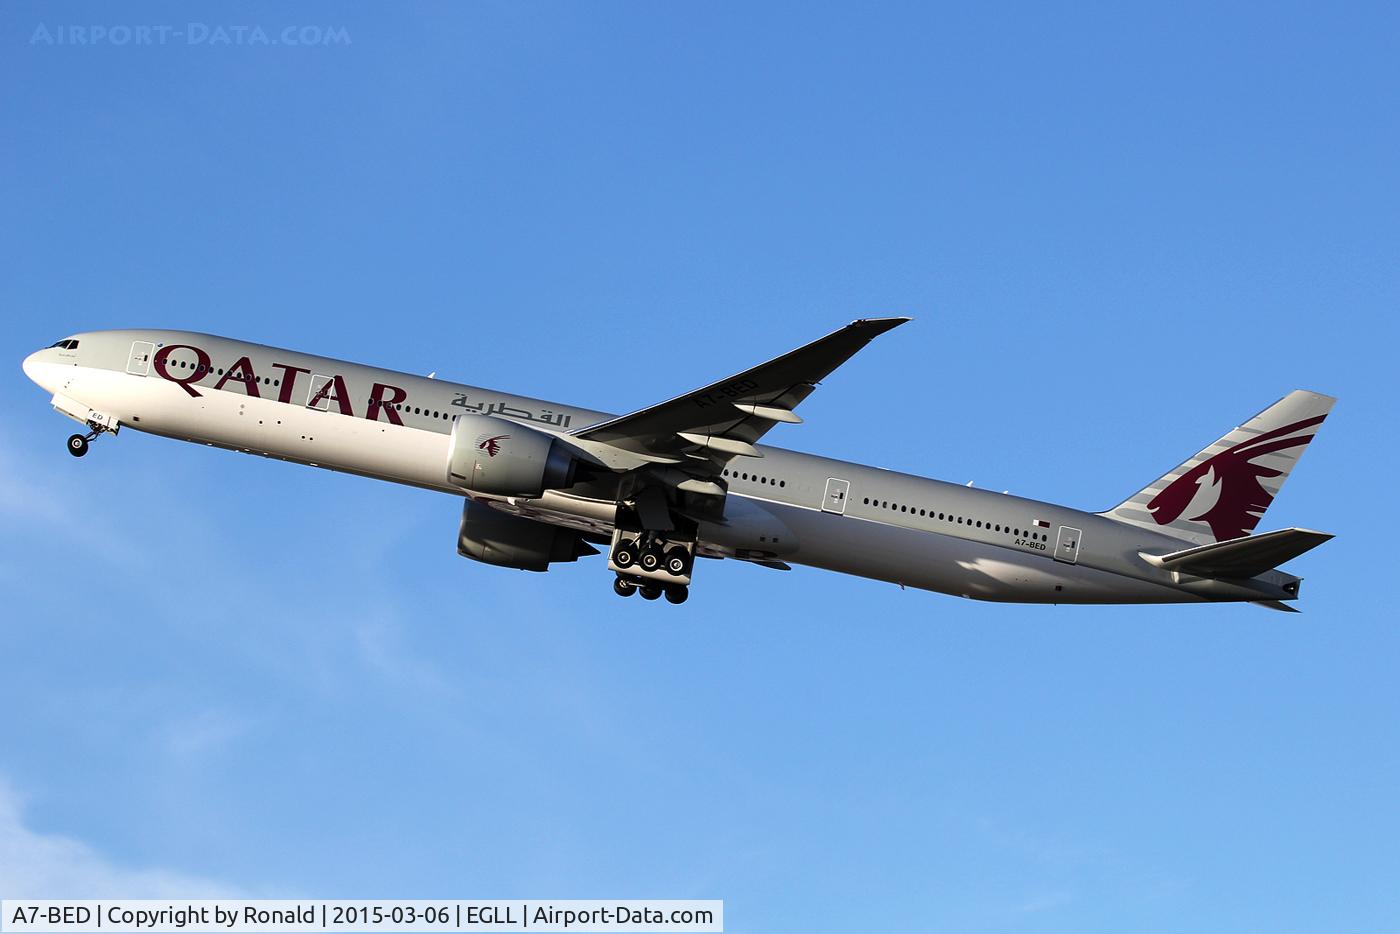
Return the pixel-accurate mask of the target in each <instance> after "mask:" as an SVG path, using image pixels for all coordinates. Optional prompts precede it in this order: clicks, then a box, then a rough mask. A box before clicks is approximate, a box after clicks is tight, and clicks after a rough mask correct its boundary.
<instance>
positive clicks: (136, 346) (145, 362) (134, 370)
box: [126, 341, 156, 376]
mask: <svg viewBox="0 0 1400 934" xmlns="http://www.w3.org/2000/svg"><path fill="white" fill-rule="evenodd" d="M155 349H156V345H155V344H153V343H151V342H150V341H132V342H131V356H129V357H127V358H126V371H127V372H128V373H130V374H132V375H133V376H145V375H147V374H148V373H150V372H151V354H152V353H154V352H155Z"/></svg>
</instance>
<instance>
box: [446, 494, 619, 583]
mask: <svg viewBox="0 0 1400 934" xmlns="http://www.w3.org/2000/svg"><path fill="white" fill-rule="evenodd" d="M597 553H598V549H596V548H594V547H593V546H592V545H590V544H588V543H587V542H585V541H584V540H583V536H582V535H580V534H579V533H578V532H575V531H574V530H572V529H561V528H558V527H557V526H553V525H545V524H544V523H543V522H535V521H533V520H531V519H524V518H521V517H520V516H512V515H510V514H509V513H504V512H501V511H500V510H498V509H492V508H491V507H490V506H486V505H483V504H481V503H474V502H472V501H471V500H467V503H466V505H465V506H463V507H462V526H461V529H460V530H458V532H457V554H459V555H461V556H462V557H464V558H472V559H474V560H476V561H483V562H485V563H486V564H494V565H497V566H498V567H505V568H516V569H518V570H521V571H547V570H549V565H550V564H551V563H552V562H555V561H577V560H578V559H579V558H581V557H583V556H584V555H596V554H597Z"/></svg>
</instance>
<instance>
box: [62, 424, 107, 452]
mask: <svg viewBox="0 0 1400 934" xmlns="http://www.w3.org/2000/svg"><path fill="white" fill-rule="evenodd" d="M87 426H88V428H89V429H91V430H90V431H88V433H87V434H85V435H69V437H68V453H69V454H72V455H73V456H74V457H82V456H83V455H84V454H86V453H87V452H88V445H89V444H90V443H91V442H93V441H94V440H96V439H97V436H98V435H100V434H102V433H103V432H104V431H115V429H112V428H108V427H107V426H106V425H104V424H102V423H101V422H96V421H93V420H92V419H88V423H87Z"/></svg>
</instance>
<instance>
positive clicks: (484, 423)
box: [447, 415, 576, 497]
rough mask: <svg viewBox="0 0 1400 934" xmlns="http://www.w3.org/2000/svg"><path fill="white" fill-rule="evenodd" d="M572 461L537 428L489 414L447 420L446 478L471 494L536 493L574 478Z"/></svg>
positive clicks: (564, 484) (552, 488)
mask: <svg viewBox="0 0 1400 934" xmlns="http://www.w3.org/2000/svg"><path fill="white" fill-rule="evenodd" d="M575 463H576V462H575V460H574V458H573V456H572V455H571V454H570V453H569V452H568V450H567V449H565V447H564V446H563V445H561V444H560V443H559V442H558V441H556V440H555V439H553V438H551V437H550V436H549V435H547V434H545V433H544V432H542V431H536V430H535V429H533V428H529V427H527V426H525V425H521V424H519V423H518V422H509V421H506V420H505V419H503V418H496V417H495V416H493V415H458V416H457V417H456V418H454V419H453V420H452V443H451V446H450V447H449V448H448V453H447V480H448V482H449V483H452V484H453V485H454V486H459V487H461V488H462V489H464V490H471V491H472V492H474V493H490V494H494V495H496V496H526V497H535V496H539V495H540V494H541V493H543V492H544V491H545V490H554V489H560V488H562V487H566V486H568V485H569V484H570V483H571V482H573V473H574V466H575Z"/></svg>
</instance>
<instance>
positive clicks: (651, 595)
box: [637, 584, 661, 600]
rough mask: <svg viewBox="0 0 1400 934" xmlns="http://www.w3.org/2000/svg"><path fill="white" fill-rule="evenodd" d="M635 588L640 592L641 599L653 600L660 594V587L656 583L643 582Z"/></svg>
mask: <svg viewBox="0 0 1400 934" xmlns="http://www.w3.org/2000/svg"><path fill="white" fill-rule="evenodd" d="M637 590H638V592H640V593H641V595H642V599H643V600H655V599H656V598H657V597H659V596H661V588H660V587H658V586H657V585H656V584H643V585H641V586H640V587H638V588H637Z"/></svg>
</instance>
